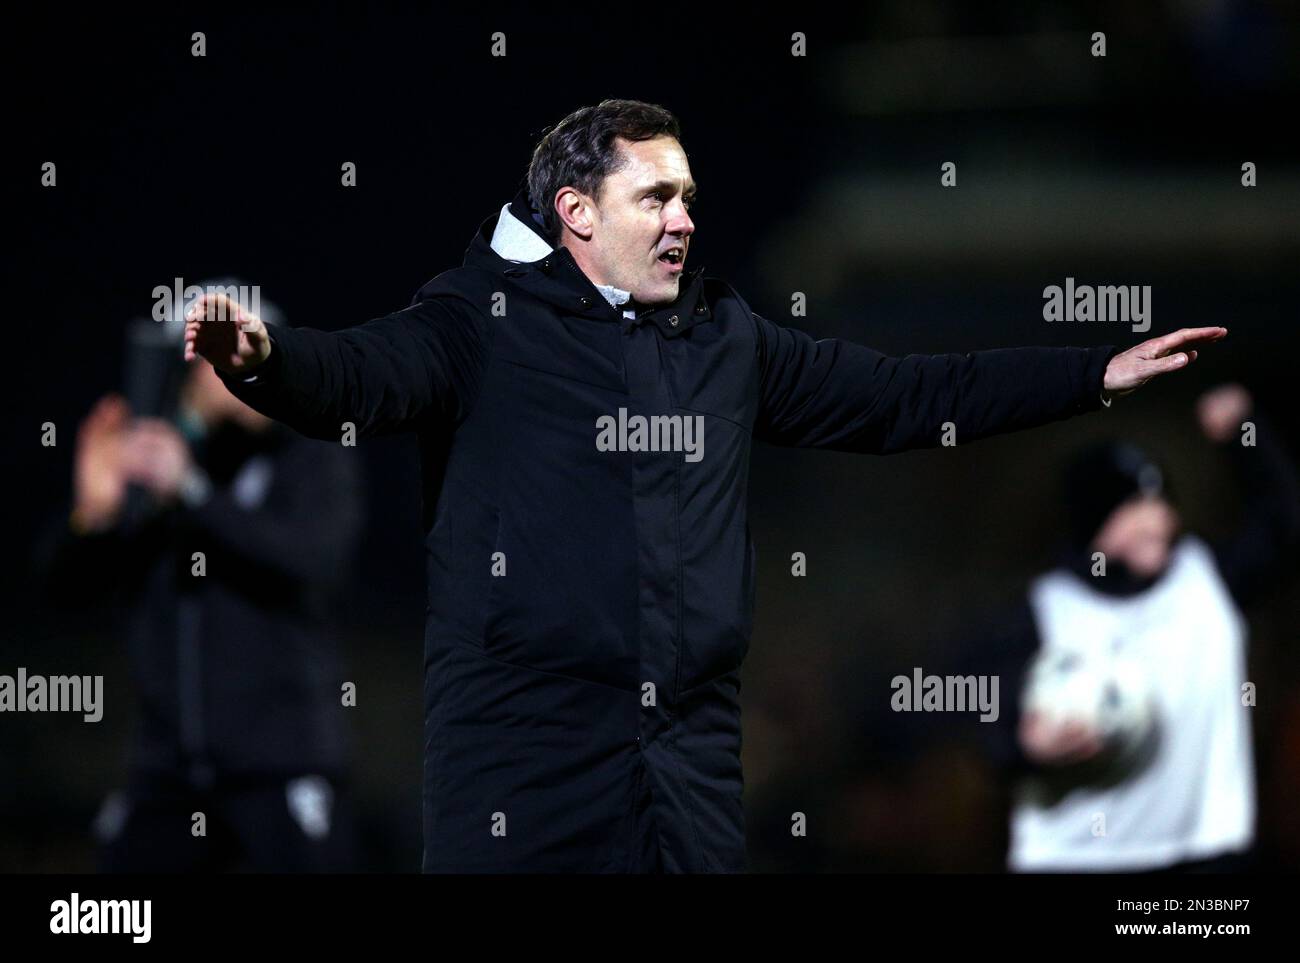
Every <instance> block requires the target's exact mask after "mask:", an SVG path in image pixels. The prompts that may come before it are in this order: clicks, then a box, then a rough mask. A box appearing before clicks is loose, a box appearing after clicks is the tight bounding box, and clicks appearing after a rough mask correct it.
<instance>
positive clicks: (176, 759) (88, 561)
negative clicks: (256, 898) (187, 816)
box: [43, 425, 361, 786]
mask: <svg viewBox="0 0 1300 963" xmlns="http://www.w3.org/2000/svg"><path fill="white" fill-rule="evenodd" d="M191 444H192V450H193V451H194V454H195V458H196V461H197V462H198V464H199V465H200V466H201V467H202V468H203V469H204V470H205V471H206V472H207V474H208V476H209V478H210V480H211V484H212V491H211V495H210V497H209V498H208V499H207V501H206V502H204V503H203V504H201V505H198V506H197V507H187V506H185V505H181V504H178V505H177V506H176V507H173V508H170V509H165V510H160V511H151V510H146V511H145V512H144V513H142V514H141V516H140V517H138V518H137V519H136V520H133V521H124V522H122V523H120V524H119V525H118V526H117V527H115V528H114V529H112V530H109V531H107V532H104V533H102V534H96V535H88V536H77V535H74V534H73V533H72V532H71V531H69V530H68V526H67V524H66V523H61V524H60V525H59V526H57V531H56V532H55V534H54V535H53V536H52V537H51V538H50V539H49V540H48V541H47V549H46V551H45V552H44V564H43V570H44V571H43V576H44V578H43V581H44V583H45V584H46V585H47V587H48V590H49V591H50V592H51V593H53V594H54V601H55V604H57V605H58V606H60V607H67V606H77V607H81V606H85V605H86V604H87V603H89V602H91V601H93V600H94V598H95V597H99V596H103V595H105V594H107V595H109V596H110V597H111V599H112V602H113V604H114V606H115V607H116V608H117V609H118V611H119V615H120V617H121V619H122V624H123V626H124V629H125V636H126V641H127V645H128V648H129V653H130V660H131V667H132V678H133V681H134V683H135V685H136V687H137V691H138V696H139V706H140V726H139V731H138V733H137V738H136V740H135V743H134V746H133V752H132V767H133V769H135V770H137V771H144V772H149V771H157V770H166V771H169V772H180V773H182V774H184V775H185V776H186V777H187V778H189V779H190V781H191V782H192V783H193V784H195V785H197V786H203V785H206V784H209V783H210V782H211V780H212V778H213V777H214V776H218V775H240V776H254V775H280V774H286V773H303V772H315V773H322V774H334V773H337V772H339V770H340V769H341V768H342V766H343V763H344V758H345V736H344V727H343V717H342V714H343V713H344V712H345V711H346V710H345V709H344V708H343V707H342V705H341V686H342V684H343V682H344V681H345V680H344V679H343V678H342V677H341V674H340V669H339V662H338V653H337V638H336V632H335V629H334V627H333V625H332V624H331V614H333V613H335V612H336V610H337V605H336V603H337V602H338V594H339V591H340V588H341V586H342V585H343V584H344V580H345V579H346V577H347V575H348V566H349V563H350V562H351V560H352V557H353V553H354V549H355V546H356V542H357V539H358V535H359V530H360V523H361V502H360V472H359V466H358V464H357V457H358V456H357V454H356V449H355V448H345V447H343V446H342V445H340V444H338V443H337V441H336V443H335V444H333V445H329V444H323V443H321V442H315V441H308V440H306V439H304V438H302V437H300V436H298V435H296V434H294V433H293V432H290V431H287V430H286V429H284V428H283V427H282V426H279V425H272V426H271V428H270V429H268V430H267V431H264V432H261V433H258V434H251V433H248V432H246V431H243V430H241V429H239V428H236V427H233V426H231V427H224V428H221V429H218V430H217V431H216V432H214V433H211V434H209V435H207V436H206V438H204V439H202V440H200V441H198V442H197V443H194V442H192V443H191ZM127 514H128V515H130V514H131V513H127ZM195 552H203V553H204V555H205V556H206V575H203V576H202V577H199V576H195V575H193V574H191V572H192V569H193V566H194V565H195V562H194V561H193V558H192V556H193V553H195Z"/></svg>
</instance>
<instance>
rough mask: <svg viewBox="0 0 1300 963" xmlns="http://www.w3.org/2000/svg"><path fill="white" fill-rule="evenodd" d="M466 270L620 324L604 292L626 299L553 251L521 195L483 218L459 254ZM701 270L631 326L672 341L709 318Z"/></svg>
mask: <svg viewBox="0 0 1300 963" xmlns="http://www.w3.org/2000/svg"><path fill="white" fill-rule="evenodd" d="M465 265H466V267H478V268H483V269H485V270H488V271H491V272H492V273H494V274H499V275H502V276H503V277H507V278H509V279H510V280H511V282H513V283H514V284H517V285H519V286H520V287H522V288H524V289H526V290H527V291H529V292H530V293H531V294H533V295H535V296H536V297H538V298H540V299H541V300H543V301H546V302H547V303H549V304H552V305H554V306H556V307H558V308H561V309H562V310H564V311H565V312H566V313H568V314H572V315H576V316H577V317H583V318H590V319H592V320H598V321H619V320H621V314H622V309H621V307H617V308H616V307H614V306H613V304H611V298H609V297H607V292H614V297H613V298H612V300H614V301H617V300H619V298H618V295H619V294H623V295H626V292H619V291H618V289H617V288H610V287H604V288H603V289H602V288H600V287H597V286H596V285H595V284H593V283H592V282H591V279H590V278H588V277H587V276H586V275H585V274H584V273H583V272H582V269H581V268H580V267H578V263H577V262H576V261H575V260H574V259H573V255H572V254H571V253H570V252H569V249H568V248H566V247H564V246H560V247H553V246H552V245H551V244H550V242H549V241H548V240H547V239H546V236H545V233H544V229H543V227H542V218H541V215H540V214H538V213H537V212H536V211H535V210H533V208H532V205H531V204H530V203H529V201H528V194H527V192H526V191H524V190H521V191H519V192H518V193H517V194H516V195H515V197H514V200H512V201H511V202H510V203H509V204H506V205H504V206H503V207H502V208H501V210H500V211H498V212H497V213H495V214H493V215H492V216H491V217H489V218H487V219H486V220H485V221H483V223H482V224H481V225H480V226H479V230H478V233H477V234H476V235H475V236H474V239H473V240H472V241H471V242H470V245H469V248H468V249H467V250H466V252H465ZM703 273H704V268H703V266H701V267H698V268H695V269H693V270H691V271H687V272H686V273H685V274H684V275H683V278H682V284H681V287H680V289H679V293H678V296H677V299H676V300H675V301H673V302H672V303H671V304H662V305H656V306H654V307H653V308H649V309H647V308H642V309H641V310H640V311H639V312H638V313H637V318H636V320H637V322H638V323H641V322H645V321H650V322H651V323H653V324H654V325H655V326H656V327H658V328H659V330H660V332H662V333H663V335H664V336H665V337H669V338H672V337H677V336H678V335H680V334H681V333H682V332H683V331H688V330H690V329H691V328H692V327H694V326H695V325H696V324H699V323H701V322H704V321H709V320H711V319H712V311H711V309H710V308H709V305H708V304H707V303H706V302H705V300H704V297H703V287H704V282H703V277H702V275H703Z"/></svg>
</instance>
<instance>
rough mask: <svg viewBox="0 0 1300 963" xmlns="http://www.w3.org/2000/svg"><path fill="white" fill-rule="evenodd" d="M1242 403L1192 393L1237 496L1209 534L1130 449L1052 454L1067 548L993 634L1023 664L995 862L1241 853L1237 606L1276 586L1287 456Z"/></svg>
mask: <svg viewBox="0 0 1300 963" xmlns="http://www.w3.org/2000/svg"><path fill="white" fill-rule="evenodd" d="M1253 409H1254V405H1253V401H1252V398H1251V396H1250V394H1249V393H1248V392H1247V391H1246V389H1244V388H1242V387H1241V386H1238V385H1226V386H1223V387H1220V388H1217V389H1214V390H1212V391H1209V392H1207V393H1206V394H1204V395H1203V396H1202V397H1201V398H1200V400H1199V402H1198V404H1197V408H1196V415H1197V419H1198V421H1199V424H1200V428H1201V431H1202V432H1203V434H1204V435H1205V437H1206V438H1207V439H1209V440H1210V441H1211V442H1213V443H1214V444H1215V445H1216V446H1217V447H1218V448H1219V449H1220V450H1221V451H1222V453H1223V456H1224V457H1226V458H1229V459H1231V461H1232V463H1233V466H1234V468H1235V470H1236V474H1237V476H1238V478H1239V479H1240V483H1241V486H1242V491H1243V496H1244V499H1245V516H1244V519H1243V521H1242V522H1241V524H1240V525H1239V526H1238V527H1237V529H1236V531H1235V532H1234V534H1233V535H1232V536H1231V537H1229V538H1226V539H1224V540H1222V541H1220V542H1217V543H1214V544H1210V543H1207V542H1205V541H1202V540H1201V539H1200V538H1198V537H1197V536H1196V535H1194V534H1192V533H1190V532H1186V531H1184V530H1182V527H1181V521H1180V518H1179V515H1178V512H1177V510H1176V508H1175V504H1174V502H1173V499H1172V494H1171V491H1170V486H1169V485H1168V483H1167V481H1166V479H1165V478H1164V475H1163V473H1162V471H1161V470H1160V468H1159V466H1158V465H1157V464H1156V463H1155V462H1154V461H1153V460H1152V459H1151V458H1150V457H1148V456H1147V455H1146V454H1145V453H1144V452H1142V451H1141V450H1139V449H1138V448H1136V447H1135V446H1132V445H1128V444H1118V443H1106V444H1103V445H1100V446H1097V447H1094V448H1091V449H1089V450H1087V451H1085V452H1083V453H1081V454H1080V455H1079V456H1078V457H1077V458H1076V459H1075V461H1074V462H1073V463H1072V464H1071V465H1070V467H1069V469H1068V471H1067V474H1066V485H1065V487H1066V497H1067V505H1068V512H1069V520H1070V525H1071V530H1072V536H1071V547H1070V550H1069V551H1068V553H1067V555H1066V558H1065V559H1064V561H1063V562H1062V564H1061V565H1060V566H1059V567H1058V568H1056V569H1055V570H1053V571H1051V572H1048V573H1046V574H1045V575H1043V576H1041V577H1040V578H1038V579H1036V580H1035V581H1034V582H1033V583H1032V585H1031V588H1030V591H1029V597H1028V600H1027V604H1026V605H1025V606H1023V607H1022V608H1021V610H1020V611H1019V612H1018V614H1017V617H1016V618H1015V619H1014V620H1013V621H1012V622H1011V623H1010V624H1012V625H1014V626H1016V628H1015V629H1014V630H1013V631H1008V632H1007V634H1006V635H1005V636H1004V637H1003V639H1002V645H1005V646H1006V647H1007V648H1006V651H1007V652H1010V653H1017V652H1018V653H1019V656H1018V657H1017V656H1014V655H1013V656H1011V657H1010V661H1013V662H1018V664H1017V666H1016V669H1014V670H1013V671H1012V672H1011V673H1010V675H1011V677H1012V680H1013V681H1014V680H1016V678H1017V676H1019V675H1020V674H1021V672H1023V671H1024V670H1026V669H1027V670H1028V675H1027V680H1026V683H1025V685H1024V687H1023V690H1024V691H1023V700H1024V701H1023V702H1022V703H1021V704H1019V705H1013V709H1012V711H1011V712H1010V713H1006V714H1005V718H1004V724H1003V727H1002V728H1001V732H1002V733H1003V743H1004V749H1005V750H1009V751H1004V754H1003V755H1004V761H1010V762H1011V765H1012V770H1013V771H1014V772H1015V774H1016V775H1015V779H1014V785H1015V788H1014V799H1015V801H1014V806H1013V813H1012V818H1011V840H1010V853H1009V860H1008V861H1009V865H1010V868H1011V869H1012V870H1013V871H1021V872H1026V871H1027V872H1143V871H1180V872H1187V871H1239V870H1242V869H1247V868H1249V867H1250V864H1251V863H1250V851H1251V847H1252V845H1253V841H1254V834H1255V779H1254V764H1253V753H1252V748H1251V723H1250V718H1249V713H1250V711H1251V709H1250V708H1249V706H1251V705H1253V704H1254V701H1253V699H1252V698H1250V696H1249V692H1250V690H1251V688H1252V687H1251V686H1248V685H1247V681H1248V680H1247V678H1246V639H1247V626H1246V621H1245V618H1244V616H1243V615H1242V613H1241V607H1243V606H1245V605H1248V604H1250V603H1251V602H1252V601H1253V600H1256V599H1258V598H1259V597H1260V596H1261V594H1262V593H1264V592H1265V591H1266V590H1267V589H1268V588H1269V587H1270V586H1271V585H1273V584H1275V583H1276V581H1277V577H1278V576H1279V575H1280V574H1281V573H1282V572H1283V571H1284V570H1285V568H1286V566H1287V564H1289V563H1290V562H1291V561H1293V560H1294V558H1295V556H1296V548H1297V541H1298V538H1297V536H1298V535H1300V482H1298V481H1297V475H1296V471H1295V468H1294V467H1293V465H1292V463H1291V461H1290V460H1289V458H1288V456H1287V454H1286V452H1285V451H1284V450H1283V449H1282V447H1281V446H1280V445H1279V443H1278V441H1277V437H1276V435H1275V433H1274V432H1273V431H1272V430H1271V429H1270V428H1269V426H1268V425H1267V424H1266V423H1264V422H1262V421H1261V420H1260V419H1259V416H1258V415H1257V414H1256V413H1255V412H1254V410H1253ZM1248 422H1249V423H1250V424H1246V423H1248ZM1103 565H1104V567H1103ZM1035 652H1036V654H1035V655H1034V656H1033V657H1032V658H1031V659H1030V660H1028V661H1027V662H1026V660H1025V658H1024V656H1025V654H1026V653H1035ZM1020 688H1021V686H1019V685H1018V684H1012V685H1006V684H1004V686H1003V691H1005V692H1008V693H1012V692H1017V691H1018V690H1020ZM1012 734H1014V745H1011V735H1012Z"/></svg>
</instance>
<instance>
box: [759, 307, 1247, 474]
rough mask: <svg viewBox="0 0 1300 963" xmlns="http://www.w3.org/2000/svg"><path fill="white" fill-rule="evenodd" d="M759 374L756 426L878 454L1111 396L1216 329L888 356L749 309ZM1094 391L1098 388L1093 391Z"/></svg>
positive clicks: (1191, 355) (1191, 351)
mask: <svg viewBox="0 0 1300 963" xmlns="http://www.w3.org/2000/svg"><path fill="white" fill-rule="evenodd" d="M754 322H755V325H756V330H757V338H758V347H757V351H758V365H759V374H760V398H759V415H758V419H757V423H756V424H755V435H756V437H759V438H761V439H763V440H767V441H772V442H774V443H776V444H782V445H792V446H797V447H808V448H830V449H834V450H838V451H858V452H872V453H878V454H887V453H890V452H896V451H904V450H907V449H909V448H929V447H935V446H937V445H939V444H941V443H942V441H943V440H944V439H945V436H946V435H948V433H949V430H948V426H949V425H950V426H951V432H952V433H955V440H956V441H957V442H958V443H961V442H965V441H973V440H975V439H978V438H984V437H987V436H989V435H995V434H1000V433H1003V432H1008V431H1016V430H1019V429H1022V428H1032V427H1035V426H1037V425H1042V424H1046V423H1048V422H1051V421H1057V420H1060V419H1062V418H1068V417H1070V416H1071V415H1076V414H1081V413H1083V412H1085V411H1091V410H1093V409H1095V408H1098V407H1100V406H1101V405H1102V404H1103V403H1105V404H1109V403H1110V398H1111V397H1115V396H1119V395H1125V394H1128V393H1129V392H1131V391H1134V390H1135V389H1137V388H1138V387H1140V386H1141V385H1143V384H1145V383H1146V382H1147V381H1149V380H1151V379H1152V378H1154V377H1156V376H1157V375H1159V374H1162V373H1164V372H1167V371H1176V370H1177V369H1179V368H1182V367H1185V366H1186V365H1187V364H1189V363H1190V362H1191V361H1193V360H1195V357H1196V350H1195V347H1194V346H1199V345H1201V344H1203V343H1206V342H1210V341H1217V340H1218V339H1219V338H1221V337H1223V336H1224V335H1225V334H1227V331H1226V330H1225V329H1223V328H1187V329H1183V330H1181V331H1176V332H1174V333H1173V334H1169V335H1165V336H1163V337H1160V338H1153V339H1152V340H1150V341H1146V342H1143V343H1142V344H1140V345H1137V346H1136V347H1134V348H1130V349H1129V350H1128V351H1124V352H1118V351H1117V349H1116V348H1114V347H1101V348H1007V349H1000V350H994V351H976V352H971V353H969V354H941V355H907V356H906V357H902V358H891V357H887V356H885V355H883V354H881V353H879V352H877V351H873V350H872V349H870V348H866V347H864V346H862V345H858V344H853V343H852V342H848V341H840V340H836V339H826V340H822V341H816V340H814V339H813V338H811V337H810V336H808V335H807V334H805V333H803V332H802V331H797V330H794V329H792V328H783V327H781V326H779V325H776V324H773V323H772V322H770V321H768V320H766V319H765V318H762V317H760V316H758V315H754ZM1103 396H1104V397H1103Z"/></svg>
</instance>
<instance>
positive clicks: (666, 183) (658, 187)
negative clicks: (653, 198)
mask: <svg viewBox="0 0 1300 963" xmlns="http://www.w3.org/2000/svg"><path fill="white" fill-rule="evenodd" d="M675 190H677V182H676V181H670V180H661V181H655V182H654V183H653V184H645V185H643V186H642V187H640V188H639V189H638V190H637V193H638V194H648V193H649V192H650V191H667V192H668V193H672V192H673V191H675ZM695 192H696V185H695V182H694V181H691V182H690V183H689V184H687V185H686V196H687V197H694V196H695Z"/></svg>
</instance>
